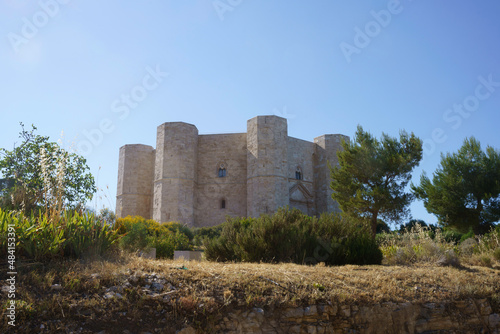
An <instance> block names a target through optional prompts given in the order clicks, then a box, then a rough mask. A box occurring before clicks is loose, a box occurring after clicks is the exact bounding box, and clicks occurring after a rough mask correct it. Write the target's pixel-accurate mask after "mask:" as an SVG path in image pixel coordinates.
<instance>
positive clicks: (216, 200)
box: [116, 116, 349, 227]
mask: <svg viewBox="0 0 500 334" xmlns="http://www.w3.org/2000/svg"><path fill="white" fill-rule="evenodd" d="M343 138H345V139H347V140H349V138H348V137H346V136H343V135H323V136H320V137H317V138H315V139H314V143H312V142H308V141H305V140H301V139H297V138H293V137H288V129H287V121H286V119H285V118H282V117H278V116H258V117H255V118H252V119H250V120H248V122H247V133H239V134H217V135H201V136H199V135H198V130H197V128H196V126H194V125H192V124H187V123H183V122H169V123H164V124H162V125H160V126H159V127H158V128H157V142H156V151H155V150H154V149H153V148H152V147H151V146H146V145H125V146H123V147H122V148H121V149H120V161H119V173H118V189H117V207H116V214H117V216H118V217H124V216H126V215H129V214H130V215H141V216H143V217H145V218H153V219H154V220H156V221H158V222H160V223H162V222H168V221H178V222H181V223H185V224H188V225H190V226H200V227H201V226H212V225H215V224H218V223H220V222H223V221H224V220H225V217H226V216H227V215H229V216H233V217H237V216H251V217H258V216H260V215H261V214H263V213H268V214H272V213H274V212H275V211H276V210H277V209H278V208H280V207H284V206H287V205H288V206H290V207H292V208H298V209H300V210H301V211H302V212H304V213H306V214H308V215H316V214H319V213H322V212H325V211H330V212H331V211H336V210H337V209H338V208H337V206H336V205H335V204H334V202H333V200H332V199H331V194H332V191H331V189H330V171H329V169H328V164H327V163H328V161H330V163H332V164H337V156H336V151H337V150H338V149H340V148H341V140H342V139H343ZM221 164H223V165H225V166H226V176H225V177H222V178H219V177H218V169H219V167H220V165H221ZM297 168H299V169H300V172H301V175H302V179H301V180H297V179H296V176H295V172H296V171H297ZM222 203H224V205H222ZM222 206H224V208H223V207H222Z"/></svg>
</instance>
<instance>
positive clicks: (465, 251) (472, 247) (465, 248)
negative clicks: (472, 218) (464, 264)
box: [458, 238, 478, 256]
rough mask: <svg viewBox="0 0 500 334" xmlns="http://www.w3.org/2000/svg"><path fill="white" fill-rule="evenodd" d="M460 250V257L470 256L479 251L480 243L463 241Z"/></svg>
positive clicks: (472, 239)
mask: <svg viewBox="0 0 500 334" xmlns="http://www.w3.org/2000/svg"><path fill="white" fill-rule="evenodd" d="M458 248H459V250H460V255H464V256H470V255H472V254H474V251H476V250H477V249H478V243H477V241H476V239H474V238H469V239H466V240H464V241H462V243H461V244H460V245H459V247H458Z"/></svg>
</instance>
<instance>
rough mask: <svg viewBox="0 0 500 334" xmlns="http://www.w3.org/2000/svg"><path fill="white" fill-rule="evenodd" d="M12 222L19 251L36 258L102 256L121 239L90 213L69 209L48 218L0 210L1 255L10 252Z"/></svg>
mask: <svg viewBox="0 0 500 334" xmlns="http://www.w3.org/2000/svg"><path fill="white" fill-rule="evenodd" d="M9 225H11V226H14V230H15V232H14V233H15V238H16V242H17V245H16V254H19V255H20V256H23V257H25V258H27V259H33V260H36V261H49V260H51V259H53V258H56V257H76V258H80V257H82V256H85V255H103V254H104V253H105V252H106V251H107V250H108V249H109V248H110V247H111V246H112V245H113V244H114V243H115V242H116V241H117V240H118V239H119V236H118V234H117V233H116V231H113V230H112V228H111V227H110V226H109V225H106V224H103V223H102V222H101V221H99V220H98V219H96V218H95V216H93V215H90V214H83V215H81V214H78V213H76V212H71V211H66V212H64V213H63V215H62V216H58V217H53V218H52V219H49V218H48V216H47V215H39V216H38V217H35V216H34V215H31V216H30V217H26V216H24V215H23V214H22V213H16V212H6V211H3V210H2V209H0V254H1V255H2V256H4V255H5V254H6V252H7V240H8V239H7V236H8V233H9Z"/></svg>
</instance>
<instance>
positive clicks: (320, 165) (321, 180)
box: [313, 134, 349, 213]
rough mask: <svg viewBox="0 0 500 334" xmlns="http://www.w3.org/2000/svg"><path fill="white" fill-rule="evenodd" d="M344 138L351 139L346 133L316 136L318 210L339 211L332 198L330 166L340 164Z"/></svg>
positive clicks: (316, 195)
mask: <svg viewBox="0 0 500 334" xmlns="http://www.w3.org/2000/svg"><path fill="white" fill-rule="evenodd" d="M342 140H346V141H349V137H348V136H344V135H339V134H335V135H323V136H319V137H316V138H314V143H315V144H316V146H315V152H314V159H313V160H314V192H315V198H316V211H317V212H318V213H321V212H338V211H339V207H338V204H337V202H335V201H334V200H333V199H332V192H333V191H332V189H331V188H330V182H331V179H330V168H329V167H328V163H330V166H332V167H333V166H337V165H338V158H337V151H339V150H342V144H341V143H342Z"/></svg>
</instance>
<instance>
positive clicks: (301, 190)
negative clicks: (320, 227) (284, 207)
mask: <svg viewBox="0 0 500 334" xmlns="http://www.w3.org/2000/svg"><path fill="white" fill-rule="evenodd" d="M314 146H315V145H314V144H313V143H311V142H308V141H305V140H302V139H297V138H293V137H288V159H287V160H288V188H289V189H290V190H289V194H290V195H289V196H290V208H297V209H299V210H301V211H302V212H304V213H306V214H308V215H315V214H316V207H315V204H314V187H313V178H314V166H313V153H314ZM297 167H299V169H300V171H301V173H302V180H297V179H296V177H295V176H296V175H295V172H296V171H297ZM299 185H300V187H299Z"/></svg>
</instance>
